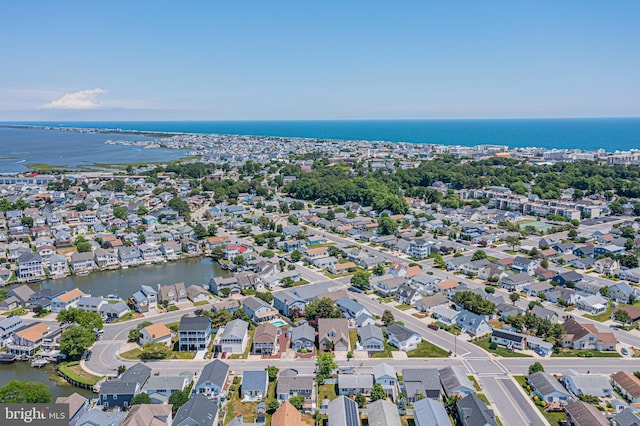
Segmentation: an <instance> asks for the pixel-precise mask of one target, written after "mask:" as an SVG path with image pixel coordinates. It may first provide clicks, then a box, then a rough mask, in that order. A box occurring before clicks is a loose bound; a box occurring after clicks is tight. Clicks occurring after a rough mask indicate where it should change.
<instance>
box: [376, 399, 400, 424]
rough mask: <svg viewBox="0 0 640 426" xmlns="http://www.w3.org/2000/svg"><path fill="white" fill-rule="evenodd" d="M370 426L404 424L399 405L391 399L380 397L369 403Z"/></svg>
mask: <svg viewBox="0 0 640 426" xmlns="http://www.w3.org/2000/svg"><path fill="white" fill-rule="evenodd" d="M367 414H368V419H369V426H402V422H401V421H400V413H398V407H397V406H396V404H393V403H391V402H389V401H386V400H382V399H379V400H377V401H374V402H372V403H370V404H369V405H367Z"/></svg>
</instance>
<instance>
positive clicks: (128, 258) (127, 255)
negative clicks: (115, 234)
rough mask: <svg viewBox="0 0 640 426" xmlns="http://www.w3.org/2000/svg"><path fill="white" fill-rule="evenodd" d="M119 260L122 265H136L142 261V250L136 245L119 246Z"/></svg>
mask: <svg viewBox="0 0 640 426" xmlns="http://www.w3.org/2000/svg"><path fill="white" fill-rule="evenodd" d="M118 260H119V261H120V265H122V266H123V267H124V266H134V265H137V264H138V263H140V250H138V248H137V247H136V246H131V247H126V246H123V247H119V248H118Z"/></svg>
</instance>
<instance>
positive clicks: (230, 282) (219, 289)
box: [209, 276, 242, 296]
mask: <svg viewBox="0 0 640 426" xmlns="http://www.w3.org/2000/svg"><path fill="white" fill-rule="evenodd" d="M225 289H228V290H225ZM241 289H242V287H241V286H240V283H238V278H237V277H235V276H231V277H218V276H215V277H213V278H211V280H210V281H209V291H211V292H212V293H213V294H215V295H216V296H222V295H225V293H227V291H228V293H227V294H226V295H229V294H233V293H240V291H241Z"/></svg>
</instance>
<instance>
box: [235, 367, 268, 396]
mask: <svg viewBox="0 0 640 426" xmlns="http://www.w3.org/2000/svg"><path fill="white" fill-rule="evenodd" d="M268 385H269V377H268V375H267V371H266V370H246V371H245V372H244V373H243V375H242V385H241V387H240V389H241V392H242V400H243V401H260V400H262V399H264V398H265V397H266V395H267V386H268Z"/></svg>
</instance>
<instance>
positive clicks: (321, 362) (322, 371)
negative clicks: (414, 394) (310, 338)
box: [316, 352, 338, 383]
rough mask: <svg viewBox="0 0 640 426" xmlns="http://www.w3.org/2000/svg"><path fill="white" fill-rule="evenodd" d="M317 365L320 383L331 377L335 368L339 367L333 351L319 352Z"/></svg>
mask: <svg viewBox="0 0 640 426" xmlns="http://www.w3.org/2000/svg"><path fill="white" fill-rule="evenodd" d="M316 366H317V373H316V378H317V379H318V383H322V382H324V379H326V378H328V377H330V376H331V374H332V373H333V370H335V369H336V368H338V364H336V362H335V359H334V357H333V354H332V353H331V352H321V353H319V354H318V357H317V361H316Z"/></svg>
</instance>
